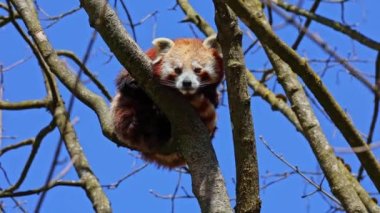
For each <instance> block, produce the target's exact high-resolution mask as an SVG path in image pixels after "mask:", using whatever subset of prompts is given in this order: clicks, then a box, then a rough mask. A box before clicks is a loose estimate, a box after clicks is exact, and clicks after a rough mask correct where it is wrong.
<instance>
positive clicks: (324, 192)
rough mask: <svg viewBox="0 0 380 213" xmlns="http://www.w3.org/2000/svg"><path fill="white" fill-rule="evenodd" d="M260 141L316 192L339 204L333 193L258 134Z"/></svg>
mask: <svg viewBox="0 0 380 213" xmlns="http://www.w3.org/2000/svg"><path fill="white" fill-rule="evenodd" d="M259 138H260V141H261V142H262V143H263V144H264V145H265V147H266V148H267V149H268V150H269V151H270V152H271V153H272V154H273V155H274V156H275V157H276V158H278V159H279V160H280V161H281V162H283V163H285V164H286V165H287V166H288V167H289V168H291V169H292V170H293V171H294V172H295V173H297V174H299V175H300V176H301V177H302V178H303V179H305V180H306V181H307V182H308V183H310V184H311V185H312V186H314V187H315V188H316V189H317V191H318V192H320V193H322V194H323V195H325V196H326V197H328V198H329V199H330V200H332V201H334V203H335V204H337V205H339V206H340V205H341V204H340V202H339V200H337V199H336V198H335V197H334V196H333V195H331V194H330V193H328V192H327V191H326V190H324V189H323V188H322V187H321V186H320V185H319V184H317V183H315V182H314V181H313V180H311V179H310V178H309V177H307V176H306V175H305V174H304V173H303V172H301V171H300V169H299V168H298V167H297V166H294V165H292V164H291V163H290V162H289V161H287V160H286V159H285V158H284V157H283V156H282V155H281V154H278V153H277V152H276V151H274V150H273V149H272V148H271V147H270V145H269V144H268V142H267V141H266V140H265V139H264V138H263V137H262V136H260V137H259Z"/></svg>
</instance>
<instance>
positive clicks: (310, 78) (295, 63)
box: [228, 0, 380, 191]
mask: <svg viewBox="0 0 380 213" xmlns="http://www.w3.org/2000/svg"><path fill="white" fill-rule="evenodd" d="M228 5H229V6H230V7H231V8H232V9H233V10H234V11H235V13H236V14H238V16H239V17H241V20H242V21H243V22H244V23H245V24H246V25H247V26H248V27H249V28H250V29H251V30H252V31H253V32H254V33H255V34H256V36H257V37H258V38H259V39H260V41H261V43H265V44H266V45H268V47H269V48H271V49H272V50H273V51H274V53H276V54H277V55H278V56H280V57H281V59H282V60H284V61H285V62H286V63H288V64H289V66H290V67H291V68H292V70H293V71H294V72H296V73H297V74H298V75H299V76H300V77H301V78H302V80H303V81H304V82H305V83H306V85H307V86H308V88H309V89H310V90H311V91H312V92H313V94H314V95H315V97H316V98H317V100H318V101H319V103H320V104H321V105H322V106H323V108H324V109H325V111H326V112H327V113H328V115H329V116H330V118H331V119H332V120H333V122H334V124H335V125H336V126H337V127H338V129H339V130H340V131H341V132H342V134H343V136H344V137H345V138H346V140H347V141H348V142H349V144H350V146H351V147H357V146H365V144H366V143H365V141H364V140H363V138H362V137H361V135H360V133H359V131H357V129H356V128H355V126H354V125H353V123H352V121H351V120H350V119H349V117H348V116H347V114H346V113H345V111H344V110H343V109H342V108H341V107H340V106H339V104H338V103H337V102H336V101H335V99H334V98H333V97H332V95H331V94H330V93H329V91H328V90H327V88H326V87H325V86H324V85H323V83H322V81H321V79H320V78H319V77H318V76H317V75H316V73H315V72H314V71H313V70H312V68H311V67H310V65H309V64H308V63H307V61H306V60H305V59H303V58H301V57H300V56H299V55H298V54H297V53H296V52H295V51H294V50H293V49H291V48H290V47H288V46H287V45H286V44H285V43H284V42H282V41H281V40H280V38H278V36H276V35H275V34H274V33H273V31H272V29H271V27H270V25H269V24H268V23H267V21H266V19H265V16H264V15H263V13H262V11H258V8H256V7H255V6H254V5H253V4H252V3H247V2H243V1H241V0H238V1H230V0H229V1H228ZM252 14H254V15H252ZM357 156H358V158H359V160H360V162H361V163H362V165H363V166H365V169H366V171H367V173H368V174H369V176H370V178H371V180H372V181H373V182H374V184H375V186H376V188H377V189H378V190H379V191H380V164H379V163H378V161H377V159H376V157H375V156H374V154H373V153H372V152H370V151H367V152H362V153H357Z"/></svg>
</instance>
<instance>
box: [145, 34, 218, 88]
mask: <svg viewBox="0 0 380 213" xmlns="http://www.w3.org/2000/svg"><path fill="white" fill-rule="evenodd" d="M153 45H154V47H153V48H152V49H150V50H149V51H148V52H147V55H148V56H149V57H150V58H151V60H152V64H153V75H154V76H155V77H156V78H157V79H159V80H160V82H161V84H163V85H166V86H169V87H172V88H176V89H178V90H179V91H180V92H181V93H182V94H185V95H189V94H190V95H191V94H194V93H196V92H197V91H198V89H200V88H202V87H206V86H208V85H217V84H218V83H220V82H221V81H222V79H223V62H222V57H221V53H220V51H218V48H217V47H218V44H217V41H216V37H215V36H211V37H208V38H206V39H205V40H204V41H203V42H202V41H201V40H199V39H177V40H174V41H172V40H170V39H168V38H157V39H155V40H153Z"/></svg>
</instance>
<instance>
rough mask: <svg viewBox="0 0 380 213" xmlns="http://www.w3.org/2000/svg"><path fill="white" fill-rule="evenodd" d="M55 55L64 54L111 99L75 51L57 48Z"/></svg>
mask: <svg viewBox="0 0 380 213" xmlns="http://www.w3.org/2000/svg"><path fill="white" fill-rule="evenodd" d="M56 52H57V55H59V56H66V57H68V58H70V59H71V60H73V61H74V62H75V63H76V64H77V65H78V66H79V67H80V69H81V70H83V73H84V74H86V75H87V77H89V78H90V79H91V81H92V82H93V83H94V84H95V85H96V86H97V87H98V88H99V90H100V91H101V92H102V93H103V95H104V96H105V97H106V98H107V100H108V101H111V100H112V96H111V95H110V93H109V92H108V91H107V89H106V87H105V86H104V85H103V84H102V83H101V82H100V81H99V80H98V79H97V78H96V76H95V75H94V74H93V73H92V72H91V71H90V70H89V69H88V68H87V66H85V65H84V64H83V63H82V62H81V60H80V59H79V58H78V57H77V56H76V55H75V53H73V52H71V51H68V50H57V51H56Z"/></svg>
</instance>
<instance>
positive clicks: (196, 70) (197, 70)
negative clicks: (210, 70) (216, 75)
mask: <svg viewBox="0 0 380 213" xmlns="http://www.w3.org/2000/svg"><path fill="white" fill-rule="evenodd" d="M201 71H202V69H201V68H195V69H194V72H195V73H200V72H201Z"/></svg>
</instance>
